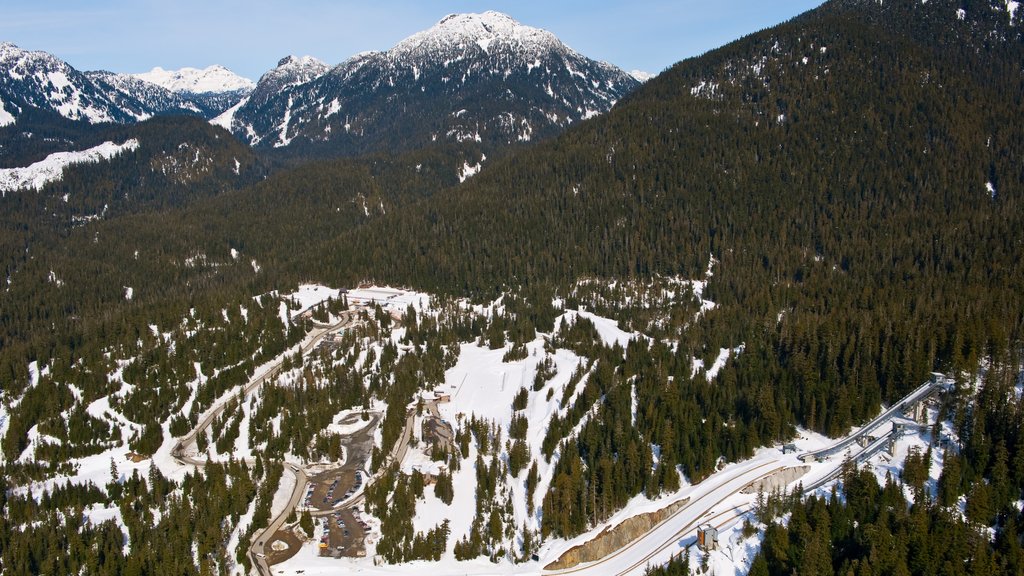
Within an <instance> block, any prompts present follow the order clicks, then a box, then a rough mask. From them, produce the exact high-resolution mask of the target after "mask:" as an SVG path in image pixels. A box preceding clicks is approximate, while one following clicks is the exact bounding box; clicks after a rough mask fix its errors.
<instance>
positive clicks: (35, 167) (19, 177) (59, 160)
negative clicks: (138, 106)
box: [0, 139, 139, 194]
mask: <svg viewBox="0 0 1024 576" xmlns="http://www.w3.org/2000/svg"><path fill="white" fill-rule="evenodd" d="M138 147H139V141H138V140H135V139H131V140H128V141H126V142H125V143H124V144H115V143H113V142H104V143H103V144H100V145H99V146H95V147H93V148H89V149H88V150H82V151H79V152H56V153H54V154H50V155H49V156H47V157H46V158H45V159H43V160H40V161H39V162H36V163H35V164H32V165H31V166H27V167H25V168H4V169H0V193H3V194H6V193H7V192H12V191H14V190H24V189H33V190H41V189H42V188H43V186H45V185H46V184H49V183H50V182H55V181H57V180H60V179H61V177H62V176H63V174H64V168H66V167H68V166H70V165H72V164H82V163H85V162H99V161H100V160H108V159H110V158H113V157H114V156H117V155H118V154H120V153H122V152H125V151H131V150H137V149H138Z"/></svg>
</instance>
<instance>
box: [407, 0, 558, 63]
mask: <svg viewBox="0 0 1024 576" xmlns="http://www.w3.org/2000/svg"><path fill="white" fill-rule="evenodd" d="M496 42H498V43H504V44H507V45H511V46H516V47H517V48H519V49H520V50H528V51H536V50H538V49H540V50H549V49H551V48H552V47H555V46H561V45H562V43H561V42H560V41H559V40H558V38H557V37H555V35H554V34H552V33H551V32H548V31H547V30H541V29H540V28H533V27H531V26H525V25H523V24H520V23H519V22H517V21H516V20H515V19H513V18H512V17H510V16H508V15H507V14H502V13H501V12H494V11H488V12H484V13H483V14H450V15H448V16H445V17H444V18H442V19H441V20H440V21H439V22H438V23H437V24H435V25H434V26H433V27H431V28H429V29H427V30H424V31H422V32H417V33H416V34H413V35H412V36H409V37H408V38H406V39H405V40H402V41H401V42H399V43H398V45H396V46H395V47H394V48H392V49H391V50H390V51H389V53H390V54H392V55H393V56H396V57H401V56H406V55H419V54H422V53H423V52H424V51H436V50H437V49H439V48H457V49H460V50H471V49H473V46H476V47H479V49H480V50H483V51H484V52H488V51H489V50H490V48H491V46H492V45H493V44H494V43H496Z"/></svg>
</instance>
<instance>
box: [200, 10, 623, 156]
mask: <svg viewBox="0 0 1024 576" xmlns="http://www.w3.org/2000/svg"><path fill="white" fill-rule="evenodd" d="M310 71H312V74H313V75H314V77H312V78H311V79H308V80H307V76H306V74H309V73H310ZM296 72H301V74H298V77H296ZM638 85H639V82H638V81H637V80H636V79H634V78H633V77H631V76H629V75H628V74H626V73H625V72H623V71H622V70H620V69H618V68H616V67H614V66H611V65H609V64H605V63H603V62H597V61H594V60H591V59H589V58H586V57H585V56H583V55H581V54H579V53H577V52H575V51H574V50H572V49H571V48H569V47H567V46H566V45H565V44H563V43H562V42H561V41H560V40H559V39H558V38H557V37H555V35H554V34H552V33H551V32H548V31H546V30H541V29H539V28H533V27H530V26H525V25H523V24H520V23H519V22H517V21H516V20H514V19H512V18H511V17H509V16H507V15H505V14H502V13H500V12H484V13H482V14H453V15H449V16H446V17H444V18H442V19H441V20H440V21H439V22H438V23H437V24H435V25H434V26H432V27H431V28H429V29H427V30H424V31H422V32H418V33H416V34H413V35H411V36H409V37H408V38H406V39H405V40H402V41H401V42H399V43H398V44H397V45H395V46H394V47H393V48H391V49H390V50H386V51H383V52H365V53H361V54H357V55H356V56H353V57H352V58H349V59H348V60H346V61H345V62H342V63H341V64H339V65H337V66H335V67H334V68H331V69H330V70H323V71H321V69H320V68H319V67H318V66H317V65H316V63H315V62H311V61H307V60H304V59H300V58H295V57H288V58H284V59H282V60H281V62H280V63H279V65H278V67H277V68H275V69H274V70H271V71H270V72H268V73H266V74H264V76H263V77H262V78H260V82H259V84H258V85H257V88H256V89H255V90H254V91H253V92H252V94H250V96H249V97H248V99H247V101H245V102H243V103H242V104H241V105H239V106H238V107H237V108H236V109H234V110H231V111H230V114H229V113H225V114H224V115H222V116H221V117H220V118H218V119H217V120H216V123H217V124H219V125H221V126H226V127H227V126H230V129H231V131H232V132H234V133H235V134H236V135H239V136H241V137H243V138H246V139H247V140H248V141H249V142H250V143H251V144H253V145H267V146H287V145H289V144H290V143H291V142H293V141H295V140H296V139H298V140H299V141H300V142H303V143H306V144H315V145H319V144H320V143H326V142H328V141H330V142H332V143H333V144H332V145H333V146H335V147H336V149H339V150H346V151H356V152H366V151H375V150H380V149H384V148H386V149H390V150H396V149H402V148H404V147H411V146H417V145H420V144H427V143H432V142H438V141H449V142H469V141H473V142H480V143H484V142H487V143H490V144H502V145H504V144H509V143H514V142H527V141H530V140H532V139H534V138H537V137H544V136H546V135H549V134H553V133H555V132H557V131H558V130H561V129H563V128H565V127H566V126H568V125H569V124H570V123H572V122H576V121H580V120H585V119H587V118H591V117H593V116H596V115H598V114H602V113H604V112H606V111H607V110H608V109H610V108H611V107H612V106H613V105H614V104H615V102H616V101H617V100H618V99H619V98H621V97H622V96H623V95H625V94H627V93H628V92H630V91H631V90H632V89H634V88H635V87H636V86H638Z"/></svg>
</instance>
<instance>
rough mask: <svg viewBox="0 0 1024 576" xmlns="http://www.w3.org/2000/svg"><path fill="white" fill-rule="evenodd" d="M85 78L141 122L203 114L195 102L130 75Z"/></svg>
mask: <svg viewBox="0 0 1024 576" xmlns="http://www.w3.org/2000/svg"><path fill="white" fill-rule="evenodd" d="M85 75H86V77H88V78H89V79H90V80H92V81H93V82H94V83H96V85H97V86H99V87H100V88H103V89H104V91H105V92H106V94H107V96H108V97H109V98H110V99H111V100H112V101H114V102H117V103H118V104H120V105H121V107H122V108H124V109H125V110H131V111H133V112H134V113H135V114H136V115H137V116H138V117H139V118H140V119H142V118H146V117H148V116H153V115H157V114H203V113H204V110H202V109H200V108H199V106H197V105H196V104H195V103H194V102H192V101H191V100H189V99H188V98H186V97H185V96H183V95H181V94H177V93H175V92H172V91H170V90H168V89H166V88H164V87H162V86H158V85H156V84H152V83H150V82H146V81H144V80H140V79H138V78H136V77H135V76H133V75H131V74H116V73H114V72H107V71H105V70H101V71H96V72H86V73H85Z"/></svg>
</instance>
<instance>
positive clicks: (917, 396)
mask: <svg viewBox="0 0 1024 576" xmlns="http://www.w3.org/2000/svg"><path fill="white" fill-rule="evenodd" d="M942 387H943V384H942V383H940V382H937V381H935V380H929V381H928V382H925V383H924V384H922V385H921V386H919V387H918V388H917V389H916V390H914V391H913V392H911V393H910V394H907V395H906V396H905V397H904V398H903V399H902V400H900V401H899V402H897V403H895V404H893V405H892V406H890V407H889V409H888V410H884V411H882V413H881V414H879V415H878V416H876V417H875V418H874V419H873V420H871V421H870V422H868V423H867V424H865V425H864V426H861V428H860V429H859V430H857V432H855V433H853V434H851V435H850V436H847V437H846V438H844V439H842V440H841V441H839V442H836V443H835V444H833V445H832V446H829V447H828V448H824V449H822V450H817V451H814V452H808V455H811V456H814V457H815V458H824V457H827V456H831V455H833V454H838V453H840V452H842V451H843V450H846V449H847V448H849V447H850V445H852V444H853V443H854V442H856V441H857V440H858V439H859V438H860V437H861V436H864V435H865V434H868V433H870V432H872V431H874V430H875V429H876V428H878V426H879V424H881V423H883V422H887V421H889V420H891V419H892V418H893V417H894V416H896V415H897V414H899V413H900V412H902V411H903V410H904V409H905V408H907V407H908V406H912V405H914V404H917V403H918V402H920V401H921V400H924V399H925V398H927V397H928V396H930V395H931V394H933V393H934V392H936V391H938V390H939V389H940V388H942Z"/></svg>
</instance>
